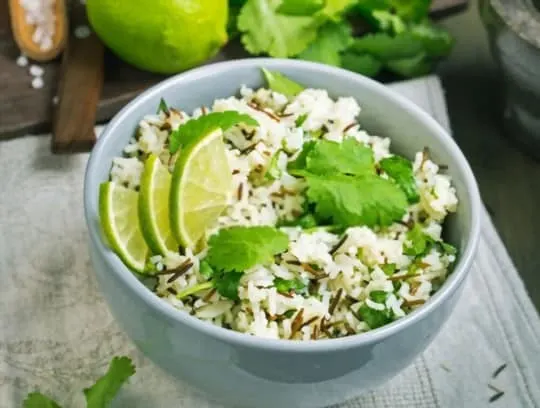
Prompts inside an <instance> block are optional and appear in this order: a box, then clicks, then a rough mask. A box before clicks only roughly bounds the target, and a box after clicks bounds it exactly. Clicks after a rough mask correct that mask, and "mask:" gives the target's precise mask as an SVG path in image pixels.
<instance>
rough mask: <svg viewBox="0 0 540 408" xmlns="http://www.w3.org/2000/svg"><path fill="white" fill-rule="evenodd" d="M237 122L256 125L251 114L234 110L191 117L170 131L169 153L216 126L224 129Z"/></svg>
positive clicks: (174, 151)
mask: <svg viewBox="0 0 540 408" xmlns="http://www.w3.org/2000/svg"><path fill="white" fill-rule="evenodd" d="M239 123H245V124H246V125H249V126H257V125H258V122H257V121H256V120H255V119H253V118H252V117H251V116H249V115H246V114H243V113H238V112H236V111H225V112H212V113H209V114H208V115H203V116H200V117H198V118H197V119H191V120H189V121H187V122H186V123H184V124H183V125H181V126H180V127H179V128H178V129H176V130H175V131H173V132H172V133H171V136H170V139H169V150H170V152H171V153H176V152H177V151H178V149H179V148H180V146H186V145H188V144H190V143H193V142H195V141H197V140H198V139H199V138H200V137H203V136H205V135H207V134H208V133H209V132H211V131H213V130H215V129H217V128H221V129H222V130H223V131H225V130H227V129H229V128H230V127H231V126H234V125H237V124H239Z"/></svg>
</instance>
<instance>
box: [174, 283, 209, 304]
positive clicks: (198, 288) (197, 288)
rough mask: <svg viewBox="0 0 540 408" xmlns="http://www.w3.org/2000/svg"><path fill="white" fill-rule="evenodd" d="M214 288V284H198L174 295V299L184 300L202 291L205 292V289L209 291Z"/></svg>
mask: <svg viewBox="0 0 540 408" xmlns="http://www.w3.org/2000/svg"><path fill="white" fill-rule="evenodd" d="M213 286H214V283H213V282H212V281H208V282H203V283H198V284H196V285H193V286H191V287H189V288H186V289H184V290H181V291H180V292H178V294H177V295H176V298H177V299H180V300H182V299H184V298H186V297H188V296H191V295H193V294H195V293H197V292H201V291H203V290H206V289H210V288H212V287H213Z"/></svg>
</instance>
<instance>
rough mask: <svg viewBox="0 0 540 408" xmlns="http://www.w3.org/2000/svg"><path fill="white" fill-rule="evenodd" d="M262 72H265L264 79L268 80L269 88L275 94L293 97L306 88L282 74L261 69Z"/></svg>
mask: <svg viewBox="0 0 540 408" xmlns="http://www.w3.org/2000/svg"><path fill="white" fill-rule="evenodd" d="M261 70H262V72H263V75H264V79H266V83H267V84H268V87H269V88H270V89H271V90H272V91H274V92H278V93H280V94H283V95H285V96H289V97H293V96H296V95H298V94H299V93H300V92H302V91H303V90H304V89H305V88H304V86H302V85H300V84H299V83H297V82H294V81H293V80H292V79H289V78H287V77H286V76H285V75H283V74H282V73H280V72H277V71H269V70H267V69H266V68H261Z"/></svg>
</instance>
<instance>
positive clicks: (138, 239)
mask: <svg viewBox="0 0 540 408" xmlns="http://www.w3.org/2000/svg"><path fill="white" fill-rule="evenodd" d="M138 199H139V193H138V192H136V191H134V190H131V189H128V188H126V187H123V186H121V185H118V184H115V183H112V182H107V183H102V184H101V185H100V187H99V217H100V220H101V226H102V228H103V232H104V233H105V237H106V238H107V240H108V241H109V245H110V246H111V247H112V249H113V250H114V252H116V254H117V255H118V256H119V257H120V259H122V261H124V263H125V264H126V265H127V266H128V267H129V268H131V269H133V270H134V271H136V272H144V269H145V264H146V259H147V257H148V254H149V250H148V246H147V245H146V242H145V241H144V238H143V236H142V233H141V229H140V226H139V215H138V211H137V202H138Z"/></svg>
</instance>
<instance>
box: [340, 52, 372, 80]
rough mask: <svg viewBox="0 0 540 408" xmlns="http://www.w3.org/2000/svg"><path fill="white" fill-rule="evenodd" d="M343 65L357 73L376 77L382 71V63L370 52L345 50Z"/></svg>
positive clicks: (342, 57) (342, 58)
mask: <svg viewBox="0 0 540 408" xmlns="http://www.w3.org/2000/svg"><path fill="white" fill-rule="evenodd" d="M341 66H342V67H343V68H345V69H348V70H349V71H353V72H356V73H357V74H362V75H365V76H367V77H374V76H376V75H377V74H378V73H379V72H380V70H381V68H382V63H381V62H380V61H379V60H378V59H377V58H375V57H372V56H371V55H369V54H355V53H352V52H345V53H343V54H342V55H341Z"/></svg>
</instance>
